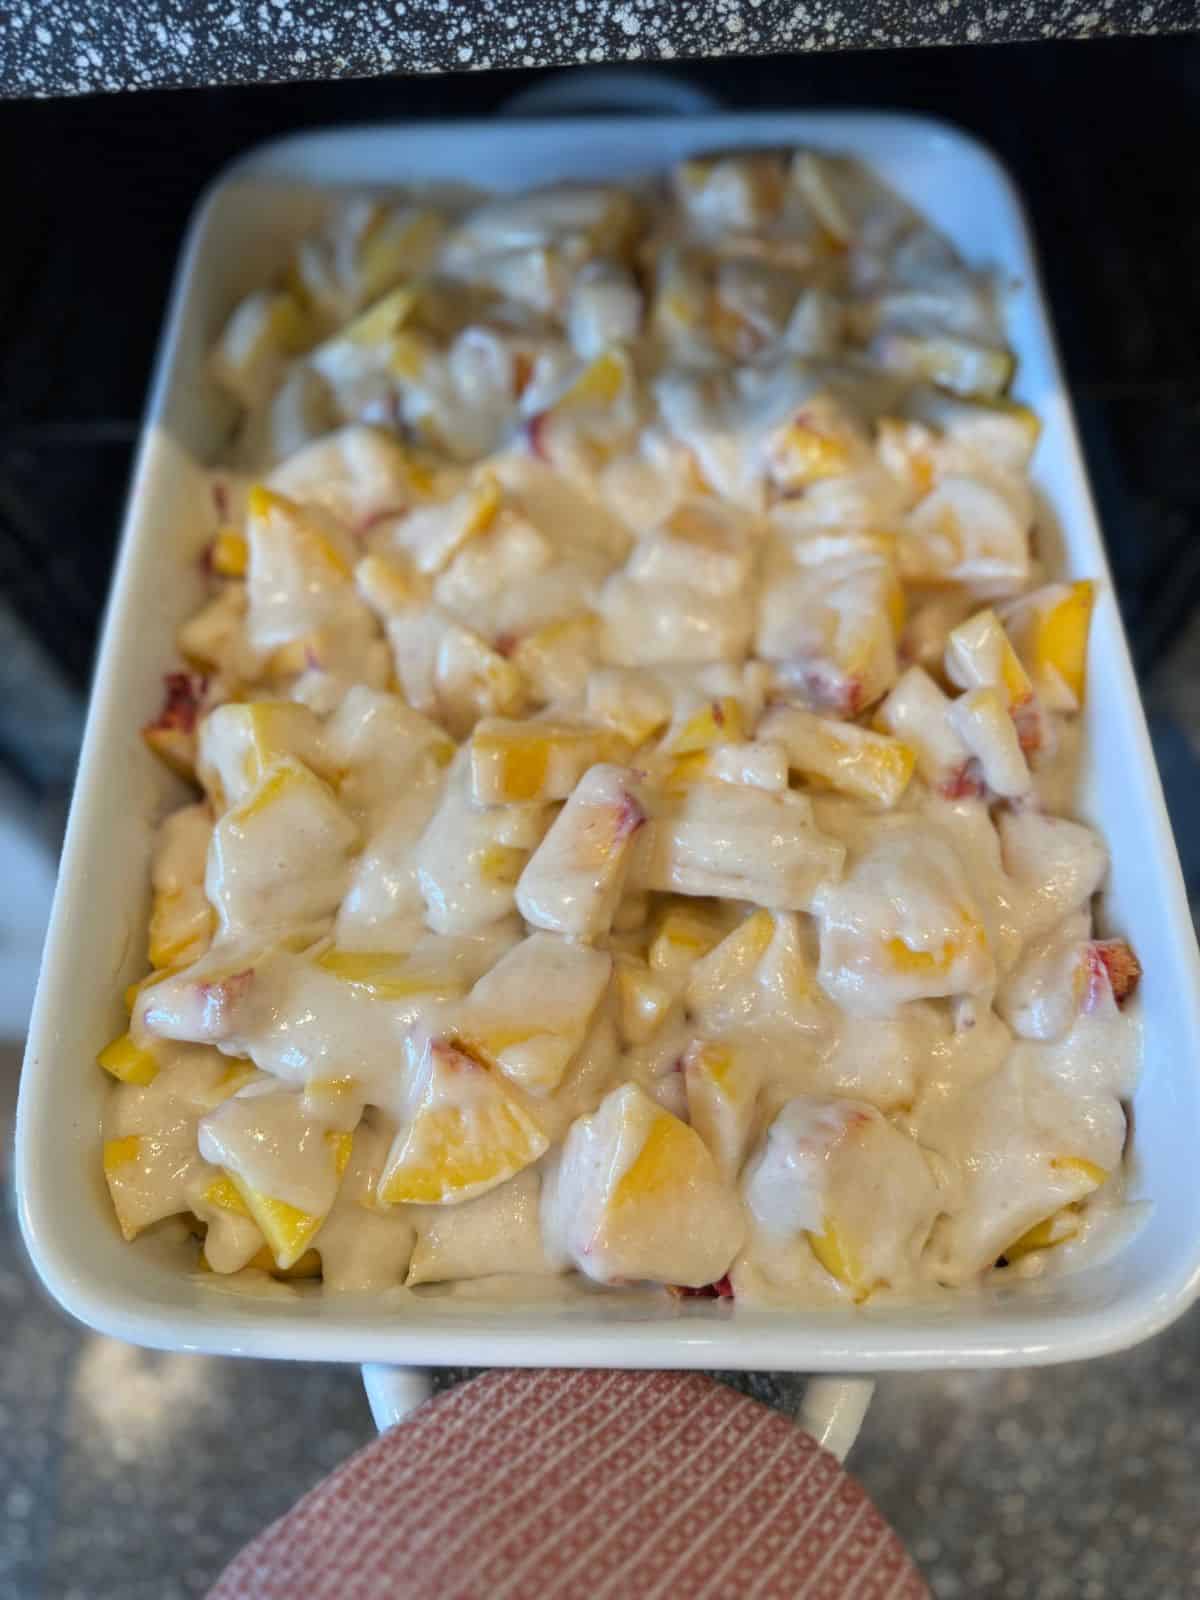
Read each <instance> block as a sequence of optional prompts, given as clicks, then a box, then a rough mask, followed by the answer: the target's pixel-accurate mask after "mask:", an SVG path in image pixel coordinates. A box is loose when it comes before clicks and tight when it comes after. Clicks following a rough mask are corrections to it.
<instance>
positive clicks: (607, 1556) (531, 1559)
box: [209, 1370, 929, 1600]
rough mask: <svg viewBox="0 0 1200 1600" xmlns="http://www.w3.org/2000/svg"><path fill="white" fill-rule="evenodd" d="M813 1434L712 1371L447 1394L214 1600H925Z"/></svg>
mask: <svg viewBox="0 0 1200 1600" xmlns="http://www.w3.org/2000/svg"><path fill="white" fill-rule="evenodd" d="M928 1594H929V1590H928V1588H927V1587H926V1585H925V1583H924V1582H923V1581H922V1579H921V1577H920V1575H919V1574H918V1572H917V1570H916V1568H915V1567H914V1565H913V1563H912V1561H911V1560H910V1559H909V1557H908V1555H907V1553H906V1552H905V1550H904V1547H903V1545H902V1544H901V1543H900V1541H899V1539H898V1538H897V1537H896V1535H895V1534H894V1533H893V1532H892V1530H891V1529H890V1528H889V1527H888V1525H887V1524H886V1523H885V1522H884V1520H883V1518H882V1517H881V1516H880V1515H879V1513H878V1511H876V1509H875V1507H874V1506H873V1505H872V1504H871V1502H870V1500H868V1498H867V1496H866V1494H865V1493H864V1492H863V1490H862V1489H861V1488H860V1487H859V1485H858V1484H857V1483H856V1482H855V1481H854V1479H853V1478H852V1477H850V1476H849V1474H848V1473H846V1472H845V1470H844V1469H843V1468H842V1467H841V1466H840V1465H839V1464H838V1462H837V1461H836V1460H835V1459H834V1458H833V1456H831V1455H830V1454H828V1452H827V1451H824V1450H822V1449H821V1448H820V1446H819V1445H817V1444H816V1443H815V1441H814V1440H813V1439H812V1438H810V1437H809V1435H808V1434H806V1433H804V1432H803V1431H802V1430H801V1429H800V1428H799V1427H798V1426H797V1425H796V1424H795V1423H794V1422H792V1421H790V1420H789V1419H788V1418H787V1417H785V1416H782V1415H781V1414H780V1413H778V1412H776V1411H772V1410H770V1409H769V1408H768V1407H766V1406H763V1405H760V1404H759V1403H758V1402H757V1401H755V1400H750V1399H747V1398H746V1397H745V1396H744V1395H741V1394H738V1393H736V1392H735V1391H734V1390H733V1389H730V1388H728V1387H727V1386H726V1385H724V1384H721V1383H717V1382H715V1381H714V1380H713V1379H711V1378H707V1377H704V1376H703V1375H702V1374H700V1373H694V1372H614V1371H591V1370H579V1371H576V1370H553V1371H524V1370H519V1371H496V1372H488V1373H485V1374H484V1375H483V1376H482V1377H479V1378H475V1379H473V1380H471V1381H470V1382H469V1383H464V1384H461V1385H459V1386H458V1387H457V1388H454V1389H450V1390H448V1391H446V1392H445V1393H443V1394H440V1395H436V1396H434V1398H433V1399H431V1400H429V1401H427V1402H426V1403H425V1404H424V1405H422V1406H420V1407H419V1408H418V1409H417V1410H416V1411H414V1412H413V1414H412V1415H411V1416H410V1417H408V1418H406V1419H405V1421H404V1422H402V1423H401V1424H400V1425H399V1426H397V1427H395V1428H391V1429H389V1430H388V1431H387V1433H385V1434H383V1435H381V1437H380V1438H378V1439H377V1440H375V1441H374V1442H373V1443H372V1444H369V1445H367V1446H366V1448H365V1449H363V1450H360V1451H359V1452H358V1453H357V1454H356V1455H354V1456H352V1457H351V1458H350V1460H349V1461H347V1462H345V1463H344V1464H343V1465H342V1466H341V1467H339V1468H338V1469H337V1471H336V1472H334V1473H333V1474H332V1476H330V1477H329V1478H326V1479H325V1480H324V1482H322V1483H320V1484H318V1485H317V1487H316V1488H315V1489H313V1490H312V1491H311V1493H309V1494H307V1495H305V1497H304V1498H303V1499H302V1500H301V1501H300V1502H299V1504H298V1505H296V1506H294V1507H293V1509H292V1510H291V1511H289V1512H288V1513H287V1515H286V1516H283V1517H281V1518H280V1519H279V1521H278V1522H275V1523H273V1524H272V1525H271V1526H270V1527H269V1528H267V1529H266V1530H265V1532H263V1533H262V1534H260V1535H259V1536H258V1538H257V1539H255V1540H254V1541H253V1543H252V1544H250V1545H248V1546H247V1547H246V1549H245V1550H243V1551H242V1552H241V1554H240V1555H238V1556H237V1557H236V1558H235V1559H234V1561H233V1562H232V1563H231V1564H230V1566H229V1567H228V1568H226V1570H225V1572H224V1574H223V1575H222V1576H221V1578H220V1579H219V1581H218V1583H217V1585H216V1587H215V1588H214V1589H213V1590H211V1592H210V1596H209V1600H285V1597H286V1600H297V1597H299V1596H304V1597H305V1600H368V1597H370V1600H377V1597H379V1596H387V1597H388V1600H533V1597H536V1600H606V1597H607V1600H651V1597H658V1596H661V1597H669V1600H678V1597H680V1596H687V1597H688V1600H925V1597H927V1596H928Z"/></svg>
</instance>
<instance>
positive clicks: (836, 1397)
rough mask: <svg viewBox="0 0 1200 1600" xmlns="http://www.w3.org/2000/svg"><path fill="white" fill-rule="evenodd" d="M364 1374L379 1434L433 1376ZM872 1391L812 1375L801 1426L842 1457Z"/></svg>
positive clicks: (861, 1383) (406, 1370)
mask: <svg viewBox="0 0 1200 1600" xmlns="http://www.w3.org/2000/svg"><path fill="white" fill-rule="evenodd" d="M362 1375H363V1387H364V1388H365V1389H366V1391H367V1404H368V1405H369V1406H370V1407H371V1415H372V1417H374V1419H375V1426H376V1427H377V1428H378V1429H379V1431H380V1433H382V1432H383V1431H384V1430H385V1429H386V1428H392V1427H395V1425H396V1423H398V1422H403V1420H404V1418H405V1417H406V1416H408V1414H409V1412H410V1411H413V1410H415V1408H416V1407H417V1406H419V1405H421V1403H422V1402H423V1401H425V1400H428V1399H429V1396H430V1395H431V1394H432V1393H433V1374H432V1373H431V1372H430V1371H429V1369H428V1368H426V1367H388V1366H383V1365H381V1364H379V1363H378V1362H371V1363H369V1364H367V1365H366V1366H364V1367H363V1369H362ZM874 1390H875V1380H874V1379H873V1378H843V1377H828V1378H810V1379H809V1380H808V1382H807V1383H806V1384H805V1386H804V1397H803V1399H802V1400H801V1402H800V1412H799V1421H800V1425H801V1426H802V1427H803V1428H804V1429H805V1431H806V1432H807V1433H811V1434H812V1436H813V1438H814V1439H815V1440H816V1441H817V1443H818V1444H819V1445H823V1446H824V1448H825V1449H826V1450H828V1451H829V1452H830V1454H831V1455H835V1456H836V1457H837V1459H838V1460H839V1461H844V1460H845V1459H846V1456H847V1455H848V1453H849V1451H850V1447H851V1446H852V1445H853V1443H854V1441H855V1439H857V1438H858V1433H859V1429H860V1428H861V1427H862V1424H863V1418H864V1417H865V1416H866V1414H867V1407H868V1406H869V1405H870V1403H871V1395H872V1394H873V1393H874Z"/></svg>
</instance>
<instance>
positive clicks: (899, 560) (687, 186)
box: [100, 152, 1139, 1311]
mask: <svg viewBox="0 0 1200 1600" xmlns="http://www.w3.org/2000/svg"><path fill="white" fill-rule="evenodd" d="M1011 372H1012V361H1011V358H1010V356H1009V354H1008V352H1007V350H1006V348H1005V345H1004V341H1003V336H1002V331H1001V320H1000V316H999V313H998V309H997V305H996V299H995V294H994V291H993V286H992V284H991V282H990V280H989V279H988V277H987V276H986V275H984V274H981V273H978V272H976V271H973V270H972V269H969V268H968V267H966V266H965V265H964V264H963V263H962V262H961V261H960V260H959V259H958V257H957V256H956V255H955V254H954V252H953V250H952V249H951V248H950V246H949V245H948V244H947V243H946V242H945V241H944V240H942V239H941V238H940V237H939V236H938V235H937V234H936V233H934V232H933V231H932V230H931V229H930V228H929V227H928V225H927V224H926V223H925V222H924V221H923V219H922V218H921V217H920V216H919V215H917V214H916V213H915V212H914V211H912V210H911V209H910V208H909V207H908V206H907V205H906V204H905V203H904V202H902V201H901V200H900V199H899V198H898V197H896V196H895V195H893V194H891V193H890V192H888V191H887V190H885V189H884V188H882V187H881V186H880V185H879V184H878V183H877V182H875V181H874V179H873V178H872V177H871V175H870V174H869V173H867V172H866V171H864V170H863V169H861V168H860V167H858V166H856V165H854V164H853V163H850V162H847V161H841V160H837V159H832V158H829V157H825V156H816V155H812V154H809V153H806V152H797V153H754V154H751V155H728V156H726V155H714V156H712V157H706V158H702V159H695V160H691V161H688V162H686V163H684V164H683V165H682V166H681V167H680V168H679V169H677V170H676V171H675V172H674V173H672V174H671V175H670V178H669V179H668V180H666V181H664V182H663V183H662V184H661V185H658V186H656V187H655V188H654V189H652V190H643V191H639V192H637V193H633V192H626V191H624V190H622V189H619V188H616V187H610V186H582V185H568V186H564V187H562V188H558V189H553V190H546V191H541V192H537V193H531V194H523V195H518V196H513V197H498V198H491V199H488V200H485V201H484V202H482V203H479V204H475V205H468V206H466V207H463V208H461V209H459V210H457V211H455V212H453V213H450V212H448V211H447V212H444V213H443V212H437V211H435V210H433V209H431V208H429V207H427V206H426V205H424V204H422V203H420V202H418V201H396V200H395V199H393V198H391V197H386V198H378V197H367V198H363V199H361V200H355V201H353V202H350V203H348V204H346V205H345V206H343V207H342V208H340V209H339V211H338V213H337V214H336V215H335V216H334V217H333V218H332V219H331V220H330V221H329V223H328V224H327V225H326V227H325V228H324V229H323V230H322V231H321V232H320V233H318V234H317V235H315V236H314V237H312V238H310V239H308V240H306V241H305V242H304V243H303V244H302V246H301V247H300V249H299V250H298V251H297V252H296V254H295V256H294V257H293V259H292V261H291V263H290V264H289V266H288V269H287V271H286V273H285V274H284V275H283V276H282V277H281V279H280V280H279V281H278V282H277V283H276V284H275V285H273V286H270V287H268V288H265V289H263V290H261V291H259V292H257V293H256V294H254V295H252V296H251V297H250V298H249V299H248V300H247V301H246V302H245V303H244V304H243V305H241V306H240V307H238V309H237V310H236V311H235V313H234V315H233V317H232V319H231V321H230V323H229V325H228V327H227V328H226V330H225V332H224V333H223V335H222V337H221V340H220V343H219V346H218V348H217V350H216V352H215V354H214V357H213V367H212V376H213V379H214V381H217V382H219V383H221V384H222V385H223V386H224V387H225V388H226V389H227V390H228V391H229V392H230V393H231V394H232V395H233V396H234V397H235V398H236V399H237V400H238V401H239V402H240V404H241V407H242V422H241V425H240V431H239V435H238V439H237V442H236V459H237V462H238V467H237V469H236V470H234V469H231V470H229V471H222V472H219V473H217V474H215V475H214V478H213V485H212V487H213V541H212V546H211V551H210V557H211V569H212V592H211V597H210V599H209V601H208V603H207V604H206V605H205V607H204V609H203V610H202V611H201V612H200V613H199V614H198V615H197V616H195V617H193V618H192V619H191V620H190V621H189V622H188V623H187V624H186V625H185V626H184V628H183V629H182V631H181V635H180V641H179V643H180V651H181V654H182V656H183V658H184V661H185V663H186V671H180V672H176V673H173V674H172V675H171V677H170V678H169V680H168V698H167V703H166V705H165V707H164V712H163V715H162V717H161V718H160V719H159V720H158V721H157V722H156V723H155V724H153V725H152V726H151V727H150V728H148V729H147V730H146V737H147V741H148V742H149V743H150V745H151V746H152V747H153V748H154V749H155V750H156V751H157V752H158V753H159V754H161V755H162V756H163V757H164V758H165V759H167V760H169V761H170V762H171V763H172V764H173V765H174V766H175V768H176V769H177V770H179V771H181V772H182V773H184V775H185V776H187V777H188V778H189V779H190V780H191V781H192V782H193V783H194V785H195V790H196V798H194V799H193V800H192V801H191V802H190V803H189V804H188V805H186V806H184V807H183V808H182V809H180V810H179V811H177V812H175V813H174V814H173V815H171V816H169V817H167V818H166V820H165V821H164V822H163V824H162V826H161V829H160V832H159V836H158V842H157V847H156V850H155V857H154V863H153V873H152V887H153V907H152V914H151V921H150V930H149V940H148V957H149V966H150V969H151V970H150V971H149V972H148V973H147V976H146V977H145V978H144V979H143V980H142V982H141V983H139V984H137V985H135V986H134V988H133V989H132V990H131V991H130V993H129V994H128V996H127V1000H128V1003H129V1007H130V1021H129V1028H128V1032H127V1033H126V1034H124V1035H122V1036H121V1037H120V1038H119V1039H117V1040H115V1041H114V1042H113V1043H112V1044H111V1045H110V1046H108V1047H107V1048H106V1049H105V1050H104V1051H103V1052H102V1053H101V1056H100V1062H101V1065H102V1066H103V1067H105V1068H106V1069H107V1070H108V1071H109V1072H110V1073H111V1074H112V1076H113V1077H114V1078H115V1079H116V1080H118V1081H117V1082H116V1084H115V1086H114V1090H113V1094H112V1098H111V1103H110V1107H109V1111H108V1116H107V1119H106V1126H105V1130H104V1131H105V1145H104V1166H105V1172H106V1175H107V1178H108V1182H109V1186H110V1190H111V1193H112V1197H113V1202H114V1205H115V1208H116V1213H117V1217H118V1220H119V1222H120V1225H121V1228H122V1230H123V1232H124V1233H125V1235H126V1237H127V1238H129V1239H133V1238H134V1237H135V1236H136V1235H137V1234H138V1233H139V1232H141V1231H142V1230H143V1229H145V1228H148V1227H151V1226H153V1225H156V1224H160V1223H163V1222H164V1221H165V1219H168V1218H178V1217H180V1216H182V1217H184V1218H186V1219H188V1221H189V1224H190V1226H191V1228H192V1230H193V1232H194V1236H195V1238H196V1241H197V1243H196V1248H197V1250H198V1251H199V1252H200V1259H201V1262H202V1264H203V1266H204V1267H206V1268H207V1269H210V1270H211V1271H212V1272H214V1273H217V1274H222V1275H225V1276H227V1277H228V1276H231V1275H240V1281H243V1282H245V1283H246V1284H250V1285H252V1284H253V1282H254V1281H255V1280H256V1277H257V1280H258V1281H260V1282H262V1283H263V1285H264V1286H266V1285H267V1283H268V1278H267V1277H266V1276H264V1275H270V1277H271V1278H275V1279H284V1280H288V1281H292V1280H296V1279H301V1280H307V1279H312V1280H314V1281H315V1280H317V1279H319V1280H320V1281H321V1283H322V1284H323V1287H324V1291H325V1292H336V1291H343V1292H345V1291H351V1292H375V1293H382V1292H385V1291H395V1290H398V1289H400V1288H401V1287H402V1286H404V1287H409V1288H411V1287H414V1286H417V1285H424V1284H440V1285H443V1286H445V1285H454V1284H462V1283H463V1282H466V1281H468V1280H475V1279H483V1278H487V1279H496V1280H497V1281H503V1282H504V1283H505V1284H506V1285H509V1286H511V1285H514V1284H515V1285H517V1286H518V1287H517V1289H516V1290H515V1291H513V1292H520V1290H519V1286H520V1285H521V1284H522V1283H527V1284H529V1285H530V1292H531V1293H532V1292H534V1280H535V1279H543V1280H554V1279H556V1278H558V1279H563V1278H565V1277H566V1275H572V1274H574V1275H577V1279H578V1276H579V1275H581V1276H582V1278H585V1279H587V1280H591V1281H592V1282H593V1283H594V1284H596V1285H600V1286H604V1285H627V1284H634V1283H636V1284H651V1285H659V1286H662V1287H663V1288H665V1289H672V1290H675V1291H676V1292H681V1291H684V1290H691V1291H701V1292H706V1293H710V1294H714V1295H718V1294H719V1295H721V1296H725V1297H729V1296H732V1297H733V1298H734V1299H735V1300H756V1299H757V1300H765V1301H772V1302H774V1301H779V1302H783V1303H788V1304H804V1303H813V1302H819V1301H837V1300H844V1301H848V1302H853V1303H861V1302H865V1301H867V1300H870V1299H875V1298H881V1297H887V1296H906V1295H915V1294H927V1293H931V1292H941V1291H943V1290H951V1289H958V1290H961V1289H963V1288H965V1287H968V1286H971V1285H974V1284H979V1283H981V1282H983V1281H985V1280H986V1279H987V1278H988V1277H989V1276H990V1275H994V1274H997V1273H999V1274H1004V1275H1007V1276H1012V1275H1022V1276H1025V1275H1031V1274H1036V1273H1038V1272H1041V1271H1045V1270H1049V1269H1050V1268H1051V1267H1053V1266H1055V1264H1056V1263H1057V1264H1063V1263H1069V1262H1070V1261H1071V1260H1072V1259H1073V1258H1074V1257H1077V1256H1078V1254H1079V1253H1080V1251H1081V1249H1082V1248H1083V1246H1084V1244H1085V1242H1086V1241H1087V1240H1088V1239H1089V1238H1090V1237H1091V1236H1093V1235H1094V1234H1095V1231H1096V1228H1097V1226H1098V1223H1099V1221H1100V1220H1101V1219H1103V1218H1106V1217H1109V1216H1111V1215H1112V1214H1113V1213H1114V1212H1115V1211H1116V1210H1118V1209H1119V1208H1120V1206H1121V1167H1122V1158H1123V1151H1124V1145H1125V1139H1126V1118H1125V1113H1124V1110H1123V1105H1124V1102H1125V1101H1126V1100H1127V1098H1128V1096H1129V1094H1130V1093H1131V1091H1132V1088H1133V1084H1134V1082H1135V1079H1136V1074H1137V1066H1138V1049H1139V1047H1138V1030H1137V1022H1136V1016H1135V1014H1134V1012H1135V1008H1130V1007H1128V1006H1127V1005H1126V1002H1127V1001H1128V1000H1129V997H1130V996H1131V994H1132V992H1133V990H1134V988H1135V987H1136V982H1137V978H1138V972H1139V969H1138V965H1137V961H1136V958H1135V956H1134V954H1133V952H1132V951H1131V950H1130V949H1129V947H1128V946H1127V945H1126V944H1125V943H1124V942H1123V941H1121V940H1119V939H1103V938H1099V937H1098V936H1097V934H1096V930H1095V927H1094V924H1093V910H1094V905H1095V900H1096V896H1097V893H1098V891H1100V890H1101V888H1102V886H1103V883H1104V878H1105V873H1106V870H1107V852H1106V849H1105V845H1104V842H1103V840H1102V839H1101V838H1099V836H1098V835H1097V834H1096V833H1095V832H1094V831H1093V830H1092V829H1090V828H1088V827H1086V826H1084V825H1083V824H1081V823H1079V822H1077V821H1074V820H1071V819H1070V818H1069V816H1066V815H1063V813H1064V812H1066V811H1069V809H1070V803H1071V801H1070V791H1071V778H1072V772H1073V767H1074V754H1075V751H1076V749H1077V745H1078V724H1079V712H1080V708H1081V705H1082V702H1083V697H1084V693H1085V670H1086V652H1087V635H1088V623H1089V617H1090V610H1091V601H1092V589H1091V585H1090V584H1089V583H1087V582H1086V581H1083V582H1075V583H1058V582H1051V581H1048V579H1047V575H1046V574H1045V573H1044V572H1043V571H1042V570H1041V567H1040V564H1039V561H1038V558H1037V548H1036V540H1035V537H1034V535H1035V527H1034V502H1033V496H1032V493H1031V489H1030V483H1029V476H1028V468H1029V462H1030V458H1031V455H1032V453H1033V450H1034V448H1035V444H1036V440H1037V432H1038V425H1037V420H1036V418H1035V417H1034V416H1033V415H1032V413H1030V412H1029V411H1028V410H1027V409H1026V408H1024V407H1023V406H1020V405H1017V404H1015V403H1013V402H1012V401H1010V400H1008V399H1007V398H1006V390H1007V385H1008V382H1009V379H1010V377H1011ZM537 1292H539V1293H541V1292H543V1291H542V1290H538V1291H537ZM403 1299H404V1297H403V1296H401V1297H400V1298H397V1296H396V1295H395V1294H392V1295H391V1297H390V1299H389V1302H388V1303H389V1304H393V1305H396V1306H398V1307H400V1308H401V1311H402V1306H403Z"/></svg>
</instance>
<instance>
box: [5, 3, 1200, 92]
mask: <svg viewBox="0 0 1200 1600" xmlns="http://www.w3.org/2000/svg"><path fill="white" fill-rule="evenodd" d="M1198 24H1200V11H1198V8H1197V4H1196V0H1001V3H998V4H997V3H992V0H846V3H841V0H12V3H11V4H9V5H7V6H6V7H0V95H9V96H41V95H59V94H86V93H91V92H95V91H98V90H114V89H144V88H151V87H175V86H180V87H182V86H195V85H200V84H230V83H252V82H256V81H260V80H261V81H270V82H281V81H285V80H293V79H328V78H364V77H375V76H378V75H380V74H384V73H393V72H447V71H460V70H462V69H463V68H472V69H475V68H486V67H532V66H547V65H570V64H574V63H582V62H601V61H653V60H672V59H676V58H679V57H688V56H732V55H760V54H767V53H774V52H779V51H817V50H850V49H873V48H878V47H885V46H890V47H897V46H904V45H927V44H963V43H983V42H998V41H1001V40H1011V39H1036V38H1059V39H1061V38H1082V37H1086V36H1091V35H1103V34H1129V33H1167V32H1174V31H1179V30H1185V29H1191V28H1195V27H1197V25H1198Z"/></svg>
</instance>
